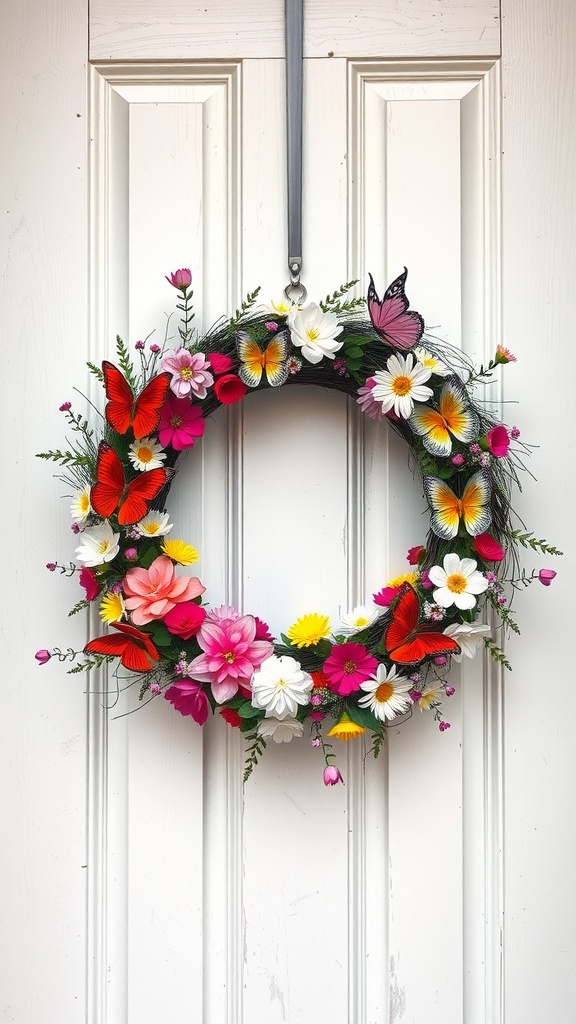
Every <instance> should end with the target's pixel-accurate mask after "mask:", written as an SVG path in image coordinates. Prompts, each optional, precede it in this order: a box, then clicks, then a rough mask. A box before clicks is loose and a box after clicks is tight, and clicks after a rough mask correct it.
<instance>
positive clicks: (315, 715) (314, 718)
mask: <svg viewBox="0 0 576 1024" xmlns="http://www.w3.org/2000/svg"><path fill="white" fill-rule="evenodd" d="M308 718H309V719H310V721H311V722H323V721H324V719H325V718H326V715H325V714H324V712H323V711H311V712H310V714H309V715H308Z"/></svg>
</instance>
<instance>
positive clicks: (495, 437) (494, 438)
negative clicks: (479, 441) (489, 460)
mask: <svg viewBox="0 0 576 1024" xmlns="http://www.w3.org/2000/svg"><path fill="white" fill-rule="evenodd" d="M486 442H487V444H488V448H489V449H490V452H491V453H492V455H495V456H496V458H497V459H503V458H504V456H505V455H508V452H509V450H510V438H509V436H508V431H507V430H506V427H502V426H496V427H492V430H489V431H488V433H487V434H486Z"/></svg>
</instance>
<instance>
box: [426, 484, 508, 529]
mask: <svg viewBox="0 0 576 1024" xmlns="http://www.w3.org/2000/svg"><path fill="white" fill-rule="evenodd" d="M424 490H425V492H426V495H427V497H428V501H429V503H430V506H431V508H432V510H433V514H432V518H431V520H430V526H431V529H432V532H433V533H435V534H436V536H437V537H441V538H442V540H452V538H453V537H455V536H456V534H457V533H458V528H459V526H460V520H461V519H462V520H463V522H464V526H465V527H466V530H467V532H468V533H469V534H471V536H472V537H477V536H478V535H479V534H480V533H485V531H486V530H487V529H488V527H489V526H490V523H491V522H492V512H491V510H490V495H491V493H492V487H491V484H490V479H489V477H488V476H487V475H486V473H483V472H482V470H480V471H479V472H478V473H475V474H474V476H471V477H470V479H469V480H468V482H467V483H466V486H465V488H464V490H463V492H462V497H461V498H458V497H457V496H456V495H455V494H454V491H453V490H452V488H451V487H449V486H448V484H447V483H446V481H445V480H440V479H439V478H438V477H437V476H425V477H424Z"/></svg>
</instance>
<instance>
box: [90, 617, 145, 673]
mask: <svg viewBox="0 0 576 1024" xmlns="http://www.w3.org/2000/svg"><path fill="white" fill-rule="evenodd" d="M112 625H113V626H114V628H115V629H118V630H120V633H121V635H120V636H118V634H117V633H111V634H110V635H108V636H97V637H95V638H94V640H89V641H88V643H87V644H86V647H85V648H84V650H85V651H87V652H88V654H107V655H110V656H111V657H116V658H120V661H121V663H122V665H123V666H124V668H127V669H129V670H130V671H131V672H149V671H150V669H151V668H152V662H153V661H159V660H160V655H159V654H158V651H157V649H156V647H155V646H154V644H153V643H152V641H151V639H150V637H149V636H147V634H146V633H142V632H141V631H140V630H139V629H136V628H135V627H134V626H129V625H128V624H127V623H122V622H113V623H112Z"/></svg>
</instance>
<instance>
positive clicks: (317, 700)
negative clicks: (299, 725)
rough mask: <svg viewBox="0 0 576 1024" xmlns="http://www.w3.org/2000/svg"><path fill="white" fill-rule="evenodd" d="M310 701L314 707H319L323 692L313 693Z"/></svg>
mask: <svg viewBox="0 0 576 1024" xmlns="http://www.w3.org/2000/svg"><path fill="white" fill-rule="evenodd" d="M310 703H311V704H312V706H313V707H318V705H319V704H321V703H322V694H321V693H313V694H312V696H311V697H310Z"/></svg>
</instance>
